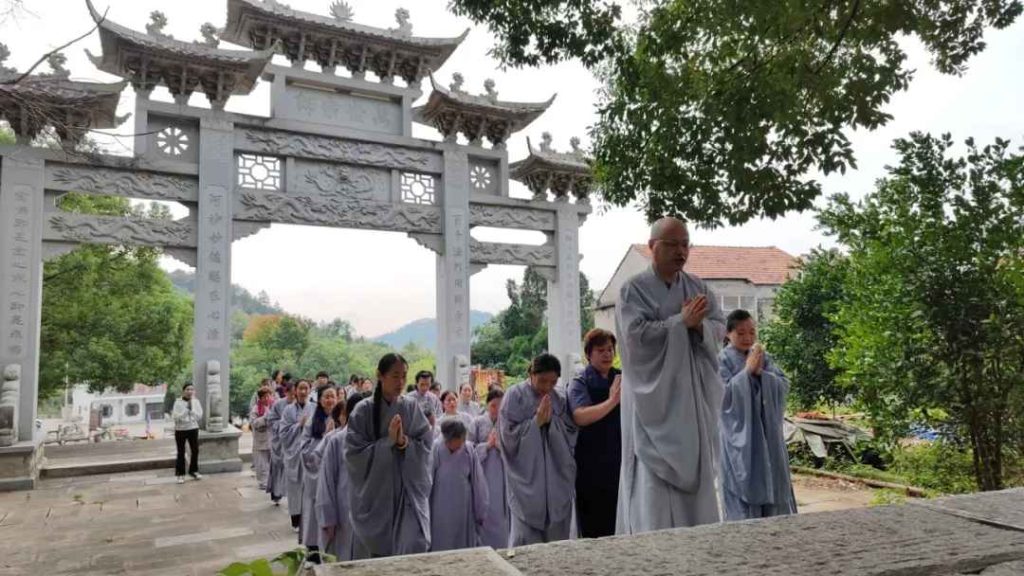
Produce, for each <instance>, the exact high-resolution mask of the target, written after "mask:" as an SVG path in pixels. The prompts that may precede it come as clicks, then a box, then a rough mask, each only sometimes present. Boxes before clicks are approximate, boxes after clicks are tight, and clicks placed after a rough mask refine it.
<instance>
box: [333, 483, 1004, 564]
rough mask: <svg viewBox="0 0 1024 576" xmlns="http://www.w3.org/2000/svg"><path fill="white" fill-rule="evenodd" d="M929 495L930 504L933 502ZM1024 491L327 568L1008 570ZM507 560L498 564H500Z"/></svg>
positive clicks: (380, 560)
mask: <svg viewBox="0 0 1024 576" xmlns="http://www.w3.org/2000/svg"><path fill="white" fill-rule="evenodd" d="M926 504H928V503H926ZM1021 518H1024V490H1019V489H1018V490H1006V491H1003V492H994V493H984V494H972V495H969V496H959V497H951V498H945V499H942V500H936V501H932V502H931V505H929V506H928V507H925V506H923V505H922V506H919V505H904V506H888V507H880V508H869V509H859V510H843V511H839V512H822V513H817V514H800V515H796V516H785V517H777V518H767V519H763V520H752V521H747V522H732V523H727V524H714V525H709V526H700V527H697V528H682V529H676V530H662V531H658V532H649V533H646V534H638V535H632V536H613V537H610V538H600V539H596V540H572V541H563V542H555V543H552V544H538V545H534V546H524V547H521V548H515V549H513V550H509V551H503V552H502V553H501V554H500V555H498V556H497V560H496V559H495V556H496V553H490V554H486V553H484V552H481V551H480V550H479V549H477V550H465V551H459V552H451V553H447V555H440V554H438V555H429V554H427V555H419V556H405V557H397V558H386V559H379V560H372V561H363V562H349V563H341V564H334V565H329V566H324V567H321V568H318V569H317V572H316V573H317V574H318V575H319V576H340V575H342V574H344V575H346V576H348V575H351V576H357V575H358V576H369V575H370V574H373V575H375V576H389V575H394V576H399V575H401V576H426V575H435V574H443V575H449V574H451V575H462V574H466V575H471V574H473V575H475V574H481V575H490V574H495V575H498V574H503V575H506V576H508V575H514V574H521V575H523V576H566V575H567V574H586V575H587V576H654V575H659V576H660V575H668V574H686V575H687V576H749V575H758V576H794V575H800V576H804V575H826V574H827V575H829V576H940V575H941V576H963V575H968V574H970V575H977V574H982V575H983V576H1009V575H1011V574H1012V575H1014V576H1016V575H1019V574H1021V573H1022V572H1020V571H1019V569H1020V567H1021V566H1022V562H1024V529H1022V528H1021V527H1020V526H1019V525H1018V524H1017V522H1018V521H1019V520H1020V519H1021ZM498 562H500V564H498Z"/></svg>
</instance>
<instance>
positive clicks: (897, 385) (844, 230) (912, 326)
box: [820, 133, 1024, 490]
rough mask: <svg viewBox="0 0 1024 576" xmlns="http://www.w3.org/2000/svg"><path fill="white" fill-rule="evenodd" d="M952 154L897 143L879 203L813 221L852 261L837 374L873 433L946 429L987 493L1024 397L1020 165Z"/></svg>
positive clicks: (839, 205)
mask: <svg viewBox="0 0 1024 576" xmlns="http://www.w3.org/2000/svg"><path fill="white" fill-rule="evenodd" d="M952 146H953V142H952V139H951V138H950V137H949V136H948V135H945V136H943V137H941V138H935V137H932V136H930V135H923V134H919V133H915V134H912V135H911V136H910V138H908V139H901V140H897V141H896V143H895V149H896V151H897V154H898V156H899V159H900V162H899V164H898V165H897V166H896V167H894V168H890V170H889V175H888V177H886V178H884V179H882V180H880V181H879V182H878V184H877V188H876V190H875V191H874V192H873V193H871V194H869V195H868V196H867V197H866V198H865V199H864V200H862V201H860V202H856V203H854V202H852V201H851V200H850V199H849V198H848V197H846V196H843V195H840V196H837V197H835V198H833V200H832V202H831V203H830V205H829V207H828V209H826V210H825V211H823V212H822V214H821V215H820V220H821V223H822V225H823V227H824V228H825V230H826V231H828V232H829V233H832V234H835V235H836V236H838V239H839V241H840V242H841V243H843V244H844V245H846V246H847V247H848V249H849V253H850V257H849V271H848V276H847V278H848V279H847V282H846V287H845V291H844V295H845V299H844V301H843V303H842V304H841V306H840V307H839V311H838V313H837V315H836V321H837V324H838V325H839V330H840V335H841V338H840V342H839V346H838V348H837V349H836V351H835V353H834V357H833V361H834V362H835V364H836V366H837V367H839V368H840V369H841V370H842V374H841V376H840V379H841V381H844V382H846V383H848V384H850V385H854V386H856V387H857V388H858V390H859V395H860V399H861V401H862V402H863V404H864V406H865V407H866V408H867V409H868V411H869V413H870V414H871V416H872V417H873V419H874V421H875V424H876V428H877V429H878V430H879V431H881V432H882V433H883V434H884V435H887V436H888V437H890V438H896V437H899V436H900V435H902V434H903V433H904V432H905V430H906V426H907V424H908V423H909V422H911V421H913V420H915V419H920V420H924V421H925V422H927V423H929V424H932V423H939V424H943V425H944V426H945V427H946V428H947V430H948V433H949V434H950V436H951V437H952V439H953V440H954V441H963V442H964V443H966V444H967V445H969V446H970V448H971V454H972V458H973V464H974V473H975V478H976V480H977V483H978V486H979V487H980V488H981V489H983V490H994V489H999V488H1000V487H1002V486H1003V482H1004V457H1005V456H1006V455H1007V443H1008V441H1010V440H1011V438H1012V434H1013V430H1012V426H1013V423H1014V422H1015V421H1016V422H1019V421H1020V417H1021V416H1020V414H1013V413H1011V410H1013V409H1014V408H1015V407H1019V406H1020V405H1021V395H1022V394H1024V337H1022V334H1024V257H1022V255H1024V221H1022V219H1021V217H1020V215H1021V214H1022V213H1024V156H1021V155H1019V154H1012V153H1010V152H1008V148H1009V143H1008V142H1006V141H1004V140H996V142H995V143H994V144H991V145H988V146H985V147H983V148H979V147H978V146H977V145H976V144H975V143H974V142H973V140H967V141H966V155H965V156H961V157H957V156H954V155H953V154H952V153H951V151H950V148H951V147H952ZM942 413H945V414H946V415H947V417H946V418H940V414H942Z"/></svg>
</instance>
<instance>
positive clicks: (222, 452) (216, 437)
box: [199, 426, 242, 474]
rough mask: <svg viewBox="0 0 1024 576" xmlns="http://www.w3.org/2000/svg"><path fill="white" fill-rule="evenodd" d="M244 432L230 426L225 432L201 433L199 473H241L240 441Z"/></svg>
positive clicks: (201, 431)
mask: <svg viewBox="0 0 1024 576" xmlns="http://www.w3.org/2000/svg"><path fill="white" fill-rule="evenodd" d="M241 436H242V431H241V430H239V429H238V428H235V427H234V426H228V427H227V428H225V429H224V431H223V432H207V431H206V430H200V431H199V472H200V473H201V474H218V473H220V472H241V471H242V457H241V456H239V455H238V439H239V438H240V437H241Z"/></svg>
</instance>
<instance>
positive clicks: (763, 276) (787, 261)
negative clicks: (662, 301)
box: [633, 244, 798, 285]
mask: <svg viewBox="0 0 1024 576" xmlns="http://www.w3.org/2000/svg"><path fill="white" fill-rule="evenodd" d="M633 249H634V250H637V251H638V252H640V254H641V255H642V256H643V257H644V258H646V259H647V260H650V259H651V249H650V248H648V247H647V245H646V244H634V245H633ZM797 263H798V260H797V259H796V258H794V257H793V256H791V255H790V254H788V253H786V252H784V251H783V250H780V249H778V248H776V247H774V246H764V247H750V246H693V247H692V248H690V257H689V259H688V260H687V261H686V267H685V270H686V271H687V272H689V273H690V274H694V275H696V276H698V277H699V278H703V279H704V280H746V281H747V282H750V283H751V284H758V285H764V284H783V283H785V281H786V279H787V278H788V277H789V275H790V274H792V273H793V272H794V271H795V269H796V266H797Z"/></svg>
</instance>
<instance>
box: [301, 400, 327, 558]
mask: <svg viewBox="0 0 1024 576" xmlns="http://www.w3.org/2000/svg"><path fill="white" fill-rule="evenodd" d="M314 410H315V409H314ZM312 424H313V416H312V415H310V417H309V419H308V420H307V421H306V425H305V427H304V428H303V430H302V458H301V460H302V527H301V530H302V543H303V544H305V545H306V546H307V547H309V546H317V547H319V548H323V544H322V543H321V542H320V522H319V519H318V518H317V515H316V488H317V484H319V483H320V462H321V460H322V459H323V453H324V452H323V450H324V439H326V437H327V436H326V435H324V437H323V438H314V437H313V434H312V429H313V426H312Z"/></svg>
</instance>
